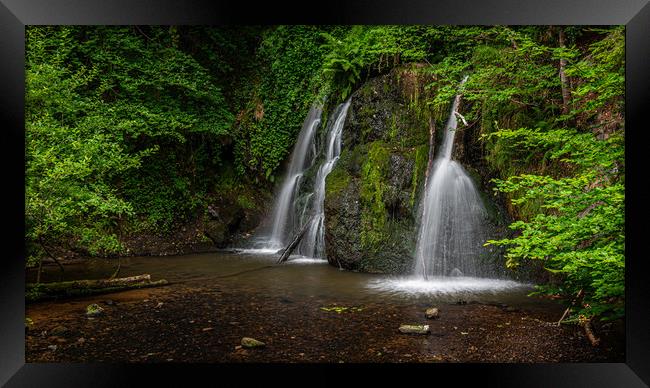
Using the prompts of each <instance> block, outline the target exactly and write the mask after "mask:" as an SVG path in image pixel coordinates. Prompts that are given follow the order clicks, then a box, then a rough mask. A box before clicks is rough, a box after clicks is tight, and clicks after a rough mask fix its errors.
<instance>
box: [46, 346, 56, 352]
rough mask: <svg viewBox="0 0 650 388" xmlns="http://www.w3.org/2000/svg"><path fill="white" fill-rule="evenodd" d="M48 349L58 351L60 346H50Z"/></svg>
mask: <svg viewBox="0 0 650 388" xmlns="http://www.w3.org/2000/svg"><path fill="white" fill-rule="evenodd" d="M47 348H48V349H50V350H51V351H56V349H58V346H57V345H49V346H48V347H47Z"/></svg>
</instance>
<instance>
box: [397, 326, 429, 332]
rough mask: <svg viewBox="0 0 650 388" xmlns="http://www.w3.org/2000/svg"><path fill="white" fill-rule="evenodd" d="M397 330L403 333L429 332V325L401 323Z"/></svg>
mask: <svg viewBox="0 0 650 388" xmlns="http://www.w3.org/2000/svg"><path fill="white" fill-rule="evenodd" d="M399 331H400V332H401V333H404V334H429V333H431V330H429V325H402V326H400V327H399Z"/></svg>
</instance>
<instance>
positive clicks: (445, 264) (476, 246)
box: [415, 77, 485, 279]
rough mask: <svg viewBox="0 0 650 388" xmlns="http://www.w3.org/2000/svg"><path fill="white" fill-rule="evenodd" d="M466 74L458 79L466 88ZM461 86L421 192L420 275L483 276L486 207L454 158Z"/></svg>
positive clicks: (418, 242)
mask: <svg viewBox="0 0 650 388" xmlns="http://www.w3.org/2000/svg"><path fill="white" fill-rule="evenodd" d="M466 80H467V77H465V79H463V81H462V82H461V84H460V88H461V89H462V87H463V84H464V83H465V81H466ZM460 93H461V92H459V94H458V95H457V96H456V98H455V99H454V102H453V104H452V108H451V112H450V114H449V119H448V121H447V125H446V128H445V131H444V134H443V141H442V145H441V146H440V147H439V149H438V154H437V157H436V158H435V160H434V162H433V164H432V167H431V170H430V171H429V172H428V173H429V178H428V180H427V184H426V187H425V193H424V195H423V197H422V202H421V205H420V209H421V211H422V219H421V223H420V229H419V233H418V240H417V248H416V255H415V273H416V275H418V276H420V277H423V278H425V279H427V278H428V277H430V276H462V275H468V276H482V275H484V274H483V273H482V272H483V271H482V270H481V263H480V262H479V259H480V256H481V253H482V250H483V246H482V244H483V242H484V241H485V239H484V231H483V227H482V222H483V219H484V216H485V209H484V207H483V204H482V202H481V198H480V196H479V194H478V191H477V190H476V187H475V186H474V183H473V182H472V180H471V178H470V177H469V176H468V175H467V172H466V171H465V169H464V168H463V166H461V165H460V163H458V162H457V161H455V160H452V158H451V156H452V150H453V146H454V135H455V133H456V129H457V125H458V118H457V116H458V115H459V113H458V105H459V103H460V99H461V94H460Z"/></svg>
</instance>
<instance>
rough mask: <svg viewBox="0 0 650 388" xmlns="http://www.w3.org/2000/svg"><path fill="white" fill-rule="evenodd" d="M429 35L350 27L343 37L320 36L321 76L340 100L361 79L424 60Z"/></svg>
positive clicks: (414, 29) (420, 30)
mask: <svg viewBox="0 0 650 388" xmlns="http://www.w3.org/2000/svg"><path fill="white" fill-rule="evenodd" d="M429 31H430V29H429V28H427V27H419V26H354V27H352V28H350V30H349V31H348V32H347V33H346V34H345V35H344V36H343V37H335V36H332V35H330V34H328V33H323V34H322V36H323V38H324V40H325V43H324V44H323V45H322V49H323V50H324V51H325V53H326V55H325V57H324V58H323V64H322V69H323V73H324V75H325V76H327V77H329V80H330V82H331V83H332V84H333V85H334V87H335V88H336V90H338V91H339V92H340V97H341V100H344V99H345V98H347V97H348V96H349V95H350V93H351V92H352V90H353V88H354V87H355V86H356V85H357V84H358V82H359V81H360V80H361V79H362V78H363V76H364V75H365V76H369V75H372V74H376V73H381V72H382V70H384V71H386V70H390V69H391V68H392V67H394V66H396V65H398V64H400V63H408V62H420V61H423V60H425V59H426V57H427V50H428V49H429V47H430V43H429V41H428V40H427V39H426V37H427V32H429Z"/></svg>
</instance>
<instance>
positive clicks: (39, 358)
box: [26, 251, 624, 362]
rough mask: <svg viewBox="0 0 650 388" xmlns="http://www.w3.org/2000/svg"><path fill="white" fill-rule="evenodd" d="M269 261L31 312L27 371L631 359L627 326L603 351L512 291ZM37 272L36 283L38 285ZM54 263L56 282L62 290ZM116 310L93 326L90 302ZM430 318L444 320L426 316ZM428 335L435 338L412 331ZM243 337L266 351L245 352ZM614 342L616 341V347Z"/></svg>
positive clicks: (165, 267) (126, 269) (169, 262)
mask: <svg viewBox="0 0 650 388" xmlns="http://www.w3.org/2000/svg"><path fill="white" fill-rule="evenodd" d="M276 260H277V256H276V255H272V254H260V253H259V252H255V251H248V252H246V251H244V252H240V253H228V252H216V253H204V254H193V255H184V256H166V257H130V258H123V259H121V262H122V265H121V270H120V275H119V276H120V277H125V276H133V275H140V274H144V273H148V274H151V277H152V280H159V279H167V280H168V281H169V282H170V284H169V285H168V286H165V287H157V288H149V289H139V290H130V291H123V292H118V293H113V294H106V295H96V296H90V297H83V298H76V299H69V300H60V301H48V302H40V303H34V304H28V305H27V307H26V315H27V316H28V317H29V318H30V319H31V320H32V321H33V325H32V326H31V327H30V329H29V330H28V331H27V332H26V360H27V362H86V361H100V362H101V361H110V362H440V361H443V362H444V361H448V362H556V361H559V362H571V361H589V362H593V361H615V362H620V361H622V360H623V359H624V354H623V349H624V344H623V343H622V341H621V340H620V339H622V338H624V337H623V336H622V335H621V334H620V332H621V330H622V329H621V327H619V326H620V325H615V324H610V325H609V326H603V327H599V328H598V329H599V334H600V335H601V337H603V342H602V344H601V346H600V347H599V348H592V347H591V346H590V345H589V342H588V341H587V340H586V339H585V338H584V336H583V335H582V332H581V331H580V330H578V328H577V327H575V326H565V325H561V326H556V325H555V324H554V322H555V321H557V320H558V319H559V317H560V316H561V315H562V312H563V310H564V307H563V306H562V305H560V304H559V303H557V302H555V301H552V300H548V299H540V298H537V297H529V296H527V295H528V294H529V293H530V292H531V291H532V290H533V288H532V285H526V284H521V283H517V282H513V281H509V280H490V279H478V278H467V277H459V278H443V279H435V278H434V279H430V280H429V281H426V282H425V281H421V280H415V279H411V278H399V277H391V276H386V275H377V274H364V273H355V272H350V271H343V270H339V269H337V268H335V267H332V266H330V265H328V264H327V263H326V262H325V261H323V260H315V259H307V258H301V257H295V256H294V257H292V259H291V260H290V261H288V262H287V263H285V264H282V265H276V264H275V261H276ZM115 265H116V263H115V260H91V261H88V262H86V263H83V264H69V265H66V268H65V277H64V279H65V280H75V279H101V278H106V277H109V276H110V275H111V274H112V273H113V272H114V271H115ZM34 276H35V274H34V273H33V272H29V273H27V281H28V282H29V281H33V279H34ZM59 276H60V273H59V270H58V268H57V267H50V266H47V267H46V268H45V271H44V273H43V279H42V280H43V281H44V282H48V281H56V280H59ZM91 303H97V304H99V305H100V306H101V307H102V308H103V309H104V314H102V315H100V316H99V317H95V318H89V317H86V315H85V308H86V306H87V305H88V304H91ZM429 307H437V308H438V309H439V310H440V318H438V319H435V320H429V319H426V318H425V316H424V311H425V310H426V309H427V308H429ZM402 324H417V325H421V324H428V325H429V326H430V330H431V333H430V334H428V335H408V334H402V333H400V332H399V330H398V328H399V326H400V325H402ZM242 337H253V338H255V339H258V340H260V341H263V342H265V343H266V346H265V347H263V348H259V349H245V348H242V347H241V346H240V341H241V338H242ZM610 338H611V340H610Z"/></svg>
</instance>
